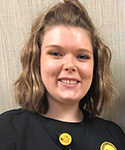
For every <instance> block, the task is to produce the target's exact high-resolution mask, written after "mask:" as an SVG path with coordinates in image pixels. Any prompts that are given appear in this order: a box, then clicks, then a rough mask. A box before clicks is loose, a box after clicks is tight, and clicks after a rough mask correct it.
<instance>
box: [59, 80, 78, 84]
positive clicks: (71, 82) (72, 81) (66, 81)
mask: <svg viewBox="0 0 125 150" xmlns="http://www.w3.org/2000/svg"><path fill="white" fill-rule="evenodd" d="M61 82H63V83H66V84H75V83H77V81H76V80H61Z"/></svg>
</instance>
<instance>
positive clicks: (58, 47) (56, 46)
mask: <svg viewBox="0 0 125 150" xmlns="http://www.w3.org/2000/svg"><path fill="white" fill-rule="evenodd" d="M45 48H57V49H64V48H63V47H62V46H59V45H55V44H53V45H47V46H46V47H45ZM78 50H79V51H81V52H82V51H84V52H88V53H90V54H93V52H91V51H90V50H89V49H85V48H79V49H78Z"/></svg>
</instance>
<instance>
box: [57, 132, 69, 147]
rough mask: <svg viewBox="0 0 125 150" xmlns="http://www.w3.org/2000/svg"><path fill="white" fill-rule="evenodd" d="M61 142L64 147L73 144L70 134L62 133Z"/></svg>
mask: <svg viewBox="0 0 125 150" xmlns="http://www.w3.org/2000/svg"><path fill="white" fill-rule="evenodd" d="M59 141H60V143H61V144H62V145H64V146H67V145H69V144H71V142H72V137H71V135H70V134H68V133H62V134H61V135H60V137H59Z"/></svg>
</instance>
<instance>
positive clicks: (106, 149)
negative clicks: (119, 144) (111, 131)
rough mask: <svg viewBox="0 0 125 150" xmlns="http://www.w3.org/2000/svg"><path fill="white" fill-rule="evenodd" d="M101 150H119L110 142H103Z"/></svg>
mask: <svg viewBox="0 0 125 150" xmlns="http://www.w3.org/2000/svg"><path fill="white" fill-rule="evenodd" d="M100 150H117V149H116V147H115V146H114V145H113V144H112V143H110V142H103V143H102V145H101V146H100Z"/></svg>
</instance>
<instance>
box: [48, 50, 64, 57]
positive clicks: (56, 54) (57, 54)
mask: <svg viewBox="0 0 125 150" xmlns="http://www.w3.org/2000/svg"><path fill="white" fill-rule="evenodd" d="M50 55H52V56H62V54H61V53H59V52H56V51H55V52H50Z"/></svg>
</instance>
